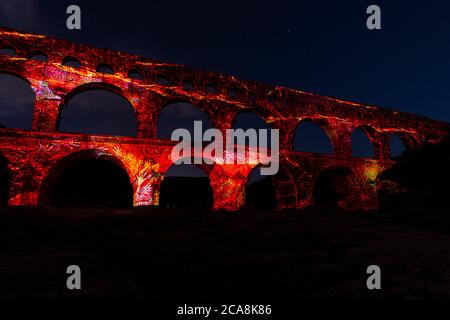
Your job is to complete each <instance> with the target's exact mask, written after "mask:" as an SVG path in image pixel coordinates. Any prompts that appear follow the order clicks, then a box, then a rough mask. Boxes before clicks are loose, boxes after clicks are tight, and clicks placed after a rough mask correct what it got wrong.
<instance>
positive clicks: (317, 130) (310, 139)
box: [293, 120, 333, 154]
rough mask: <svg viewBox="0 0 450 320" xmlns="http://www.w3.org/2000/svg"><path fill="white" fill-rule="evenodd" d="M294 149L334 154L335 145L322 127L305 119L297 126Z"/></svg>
mask: <svg viewBox="0 0 450 320" xmlns="http://www.w3.org/2000/svg"><path fill="white" fill-rule="evenodd" d="M293 150H294V151H302V152H315V153H324V154H332V153H333V146H332V145H331V142H330V138H329V137H328V135H327V134H326V132H325V130H324V129H323V128H322V127H320V126H319V125H317V124H316V123H314V122H313V121H311V120H304V121H301V122H300V123H299V124H298V125H297V127H296V128H295V131H294V137H293Z"/></svg>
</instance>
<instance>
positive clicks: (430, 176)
mask: <svg viewBox="0 0 450 320" xmlns="http://www.w3.org/2000/svg"><path fill="white" fill-rule="evenodd" d="M379 179H380V182H381V187H380V190H379V198H380V205H381V207H382V208H402V207H403V208H405V207H406V208H450V199H449V190H450V189H449V185H448V184H449V181H450V138H447V139H445V140H444V141H442V142H441V143H438V144H432V143H426V144H425V145H424V146H423V148H421V149H420V150H414V151H407V152H404V153H403V154H402V155H401V156H400V157H399V158H398V162H397V163H396V164H394V166H393V167H392V168H390V169H388V170H386V171H385V172H383V173H382V174H381V175H380V177H379Z"/></svg>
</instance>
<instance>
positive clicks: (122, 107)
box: [58, 83, 138, 137]
mask: <svg viewBox="0 0 450 320" xmlns="http://www.w3.org/2000/svg"><path fill="white" fill-rule="evenodd" d="M137 128H138V123H137V118H136V113H135V108H134V106H133V105H132V104H131V103H130V101H129V100H128V99H127V98H126V97H125V96H124V95H123V94H122V92H121V90H120V88H117V87H115V86H110V85H105V84H99V83H89V84H85V85H82V86H80V87H77V88H75V89H74V90H72V91H71V92H70V93H69V94H68V95H67V97H66V99H65V100H64V104H63V105H62V108H61V110H60V113H59V117H58V129H59V131H62V132H72V133H85V134H106V135H117V136H131V137H135V136H136V135H137Z"/></svg>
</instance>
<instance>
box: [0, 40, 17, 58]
mask: <svg viewBox="0 0 450 320" xmlns="http://www.w3.org/2000/svg"><path fill="white" fill-rule="evenodd" d="M0 54H4V55H6V56H10V57H16V56H18V50H17V48H16V46H14V45H12V44H10V43H4V44H2V45H1V46H0Z"/></svg>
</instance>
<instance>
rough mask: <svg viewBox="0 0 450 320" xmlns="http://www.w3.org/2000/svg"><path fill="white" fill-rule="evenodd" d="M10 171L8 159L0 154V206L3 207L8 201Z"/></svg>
mask: <svg viewBox="0 0 450 320" xmlns="http://www.w3.org/2000/svg"><path fill="white" fill-rule="evenodd" d="M11 179H12V173H11V170H10V169H9V167H8V160H7V159H6V158H5V157H4V156H3V155H2V154H0V207H5V206H7V205H8V202H9V193H10V190H11Z"/></svg>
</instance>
